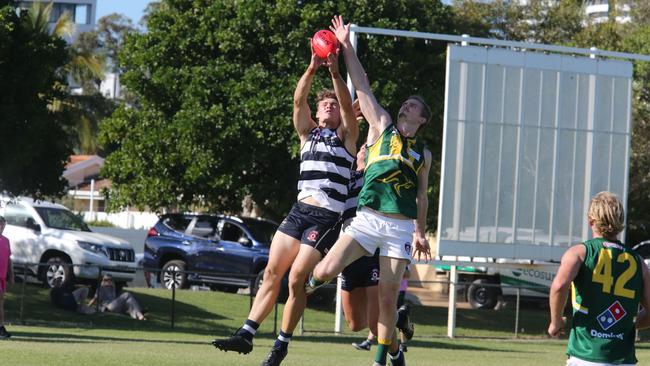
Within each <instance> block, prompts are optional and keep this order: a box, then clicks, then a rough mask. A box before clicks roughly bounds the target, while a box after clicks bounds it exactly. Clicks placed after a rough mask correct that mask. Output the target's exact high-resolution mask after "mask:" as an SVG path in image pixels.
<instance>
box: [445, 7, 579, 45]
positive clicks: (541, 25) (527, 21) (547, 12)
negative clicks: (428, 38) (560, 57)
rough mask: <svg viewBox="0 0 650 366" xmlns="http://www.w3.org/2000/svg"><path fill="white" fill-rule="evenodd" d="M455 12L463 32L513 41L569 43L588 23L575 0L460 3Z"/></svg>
mask: <svg viewBox="0 0 650 366" xmlns="http://www.w3.org/2000/svg"><path fill="white" fill-rule="evenodd" d="M453 9H454V13H455V15H456V19H455V20H456V24H458V28H459V30H461V31H462V32H463V33H467V34H470V35H472V36H491V38H499V39H507V40H513V41H525V42H536V43H547V44H566V43H568V42H570V41H571V39H572V38H573V36H574V35H575V34H576V33H578V32H580V31H581V30H582V28H583V24H584V23H586V19H585V15H584V11H583V8H582V3H581V2H580V1H576V0H560V1H557V2H555V1H546V0H530V1H527V2H526V3H525V4H522V3H520V2H517V1H506V0H496V1H491V2H478V1H475V0H457V1H455V2H454V6H453Z"/></svg>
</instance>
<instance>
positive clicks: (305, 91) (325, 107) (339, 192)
mask: <svg viewBox="0 0 650 366" xmlns="http://www.w3.org/2000/svg"><path fill="white" fill-rule="evenodd" d="M321 66H326V67H327V68H328V69H329V73H330V76H331V78H332V83H333V84H334V92H332V91H328V90H324V91H321V92H320V93H318V96H317V99H316V104H317V110H316V119H317V121H318V123H317V122H315V121H314V120H313V119H312V117H311V111H310V108H309V104H308V103H307V97H308V95H309V91H310V89H311V85H312V81H313V78H314V74H315V73H316V71H317V70H318V69H319V68H320V67H321ZM293 125H294V128H295V129H296V132H297V133H298V137H299V138H300V145H301V149H300V161H301V162H300V178H299V181H298V190H299V193H298V202H297V203H295V204H294V206H293V208H292V209H291V211H290V212H289V215H288V216H287V217H286V218H285V219H284V221H283V222H282V223H281V224H280V227H279V228H278V231H277V232H276V233H275V236H274V237H273V242H272V243H271V249H270V253H269V262H268V264H267V266H266V269H265V271H264V279H263V282H262V286H261V288H260V289H259V291H258V293H257V296H256V297H255V301H254V302H253V307H252V308H251V310H250V313H249V314H248V319H247V320H246V322H245V323H244V324H243V326H242V327H241V328H240V329H239V330H238V331H237V332H236V333H235V334H233V335H232V336H231V337H229V338H226V339H215V340H214V341H213V342H212V343H213V345H214V346H215V347H217V348H218V349H220V350H224V351H236V352H240V353H244V354H246V353H249V352H250V351H251V350H252V349H253V337H254V335H255V332H256V330H257V328H258V327H259V325H260V323H261V322H262V321H264V319H265V318H266V317H267V316H268V315H269V313H270V312H271V310H272V309H273V306H274V305H275V302H276V299H277V297H278V293H279V292H280V284H281V282H282V278H283V277H284V275H285V273H286V272H287V271H288V270H289V267H291V271H290V273H289V298H288V299H287V302H286V305H285V307H284V313H283V314H282V327H281V331H280V334H279V336H278V339H277V340H276V342H275V345H274V346H273V348H272V349H271V352H270V353H269V355H268V356H267V358H266V360H265V361H264V362H263V363H262V365H265V366H272V365H280V363H281V362H282V360H283V359H284V357H285V356H286V354H287V347H288V344H289V340H290V339H291V336H292V334H293V330H294V329H295V327H296V325H297V324H298V321H299V320H300V318H301V316H302V313H303V310H304V308H305V305H306V295H305V288H304V285H305V281H306V280H307V278H308V276H309V274H310V273H311V271H312V270H313V269H314V266H315V265H316V264H317V263H318V261H320V259H321V257H322V256H323V255H324V254H325V252H326V251H327V249H329V248H323V247H316V243H318V242H319V239H320V237H321V235H322V234H324V233H325V232H326V231H327V230H328V229H330V228H331V227H332V226H334V225H335V224H336V222H337V221H338V219H339V216H340V215H341V213H342V212H343V210H344V207H345V200H346V198H347V195H348V181H349V180H350V170H351V167H352V162H353V160H354V156H355V155H356V142H357V137H358V135H359V129H358V125H357V122H356V120H355V117H354V113H353V110H352V100H351V97H350V93H349V91H348V89H347V88H346V85H345V82H344V81H343V78H342V77H341V76H340V74H339V65H338V54H336V55H332V54H329V55H328V57H327V59H326V60H323V59H320V58H319V57H318V56H316V54H315V53H314V52H313V50H312V57H311V62H310V64H309V67H308V68H307V70H306V71H305V73H304V74H303V75H302V77H301V78H300V80H299V81H298V85H297V86H296V91H295V93H294V104H293Z"/></svg>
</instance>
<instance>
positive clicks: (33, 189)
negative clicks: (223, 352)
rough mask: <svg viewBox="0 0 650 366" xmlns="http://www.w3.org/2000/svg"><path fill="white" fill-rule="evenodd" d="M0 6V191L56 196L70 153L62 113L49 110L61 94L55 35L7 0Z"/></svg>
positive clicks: (62, 51) (63, 56) (62, 50)
mask: <svg viewBox="0 0 650 366" xmlns="http://www.w3.org/2000/svg"><path fill="white" fill-rule="evenodd" d="M1 3H2V4H3V5H4V6H2V7H1V8H0V85H2V88H1V89H0V136H2V144H0V191H5V192H7V193H10V194H13V195H21V194H25V195H32V196H36V197H41V196H44V195H60V194H61V193H62V192H63V189H64V188H65V182H64V180H63V178H62V177H61V173H62V172H63V169H64V166H65V163H66V161H67V159H68V157H69V155H70V152H71V142H70V139H69V138H68V135H66V133H65V131H64V128H65V127H66V123H67V122H66V118H65V117H66V115H65V113H58V112H55V111H54V105H55V102H56V101H57V100H61V99H62V98H63V97H64V96H65V88H66V85H67V84H66V81H65V74H64V72H63V67H64V65H65V64H66V63H67V62H68V61H69V54H68V52H67V51H66V44H65V41H63V40H62V39H61V38H59V37H56V36H52V35H50V34H49V33H44V32H42V31H41V30H40V29H38V27H37V24H34V23H32V22H31V20H32V19H31V18H30V17H29V16H28V14H27V13H26V12H24V11H21V12H20V15H18V13H17V12H16V10H15V7H14V6H15V5H14V4H13V2H7V1H3V2H1Z"/></svg>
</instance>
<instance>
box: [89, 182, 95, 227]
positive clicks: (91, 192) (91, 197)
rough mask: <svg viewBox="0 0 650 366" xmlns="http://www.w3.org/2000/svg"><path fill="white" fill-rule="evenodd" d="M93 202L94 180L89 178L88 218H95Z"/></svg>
mask: <svg viewBox="0 0 650 366" xmlns="http://www.w3.org/2000/svg"><path fill="white" fill-rule="evenodd" d="M94 202H95V180H94V179H91V180H90V210H89V212H90V220H95V212H94V210H93V206H94Z"/></svg>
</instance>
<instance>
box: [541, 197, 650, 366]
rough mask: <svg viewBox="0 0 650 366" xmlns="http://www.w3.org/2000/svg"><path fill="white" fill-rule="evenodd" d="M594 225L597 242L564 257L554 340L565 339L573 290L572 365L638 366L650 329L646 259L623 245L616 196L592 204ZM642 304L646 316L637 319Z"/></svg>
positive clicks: (554, 307)
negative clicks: (643, 334)
mask: <svg viewBox="0 0 650 366" xmlns="http://www.w3.org/2000/svg"><path fill="white" fill-rule="evenodd" d="M588 220H589V226H591V230H592V232H593V239H591V240H587V241H585V242H584V243H581V244H578V245H575V246H573V247H571V248H569V249H568V250H567V251H566V252H565V253H564V255H563V256H562V262H561V264H560V268H559V269H558V272H557V274H556V276H555V279H554V280H553V284H552V285H551V291H550V297H549V302H550V311H551V323H550V324H549V326H548V334H549V335H551V336H552V337H556V336H558V335H560V334H563V333H564V327H565V321H564V318H563V317H562V314H563V312H564V306H565V304H566V302H567V298H568V297H569V291H571V288H572V289H573V293H572V305H573V321H572V322H571V323H572V325H571V334H570V335H569V345H568V347H567V355H568V356H569V358H568V360H567V363H566V365H567V366H608V365H626V366H630V365H634V364H636V363H637V359H636V356H635V349H634V341H635V338H636V332H635V327H636V328H637V329H642V328H646V327H648V326H649V325H650V317H649V316H648V312H647V309H648V306H649V305H650V271H648V267H647V266H646V265H645V263H644V262H643V259H642V258H641V257H640V256H638V255H637V254H636V253H634V252H633V251H632V250H631V249H630V248H629V247H628V246H626V245H625V244H623V243H622V242H621V241H620V240H618V239H617V236H618V234H619V233H620V232H621V231H622V230H623V224H624V223H625V213H624V211H623V204H622V203H621V202H620V201H619V199H618V197H616V195H614V194H613V193H610V192H600V193H598V194H596V195H595V196H594V198H592V199H591V203H590V204H589V211H588ZM639 304H641V306H642V307H643V310H641V311H640V312H638V314H637V310H638V309H639ZM635 318H636V321H635Z"/></svg>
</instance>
